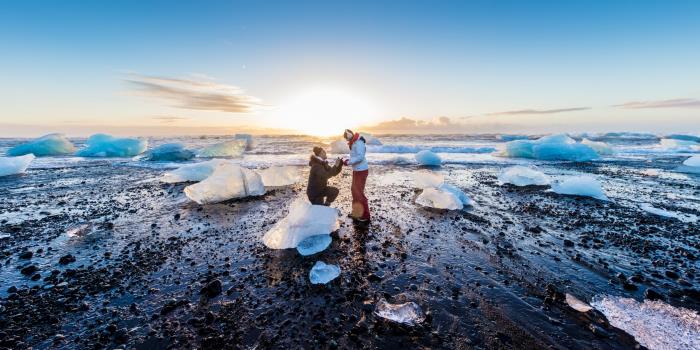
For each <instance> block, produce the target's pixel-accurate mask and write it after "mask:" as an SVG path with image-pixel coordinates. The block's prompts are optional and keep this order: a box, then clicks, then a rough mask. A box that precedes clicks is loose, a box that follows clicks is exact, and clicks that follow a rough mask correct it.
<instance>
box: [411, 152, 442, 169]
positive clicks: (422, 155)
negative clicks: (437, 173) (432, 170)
mask: <svg viewBox="0 0 700 350" xmlns="http://www.w3.org/2000/svg"><path fill="white" fill-rule="evenodd" d="M416 161H417V162H418V164H420V165H425V166H440V165H441V164H442V159H440V156H438V155H437V154H435V153H433V152H431V151H428V150H422V151H420V152H418V153H416Z"/></svg>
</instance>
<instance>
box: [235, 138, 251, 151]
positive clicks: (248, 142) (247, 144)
mask: <svg viewBox="0 0 700 350" xmlns="http://www.w3.org/2000/svg"><path fill="white" fill-rule="evenodd" d="M233 138H234V139H235V140H241V141H243V142H244V144H245V150H246V151H251V150H252V149H253V148H255V139H254V138H253V135H251V134H236V135H234V136H233Z"/></svg>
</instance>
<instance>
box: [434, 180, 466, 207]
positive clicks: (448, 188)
mask: <svg viewBox="0 0 700 350" xmlns="http://www.w3.org/2000/svg"><path fill="white" fill-rule="evenodd" d="M438 189H440V190H442V191H447V192H450V193H452V194H453V195H455V197H457V199H459V201H460V202H462V205H464V206H472V205H474V201H473V200H472V199H471V198H469V196H467V194H466V193H464V191H462V190H460V189H459V188H458V187H457V186H454V185H450V184H448V183H445V184H442V186H440V187H439V188H438Z"/></svg>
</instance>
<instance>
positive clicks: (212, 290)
mask: <svg viewBox="0 0 700 350" xmlns="http://www.w3.org/2000/svg"><path fill="white" fill-rule="evenodd" d="M200 294H204V295H206V296H208V297H210V298H213V297H215V296H217V295H219V294H221V281H220V280H213V281H211V282H209V283H207V285H206V286H204V288H202V290H201V292H200Z"/></svg>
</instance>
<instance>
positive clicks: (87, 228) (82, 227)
mask: <svg viewBox="0 0 700 350" xmlns="http://www.w3.org/2000/svg"><path fill="white" fill-rule="evenodd" d="M91 231H92V224H91V223H89V222H83V223H79V224H75V225H73V226H71V227H69V228H68V229H67V230H66V236H68V237H83V236H87V235H88V234H90V232H91Z"/></svg>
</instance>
